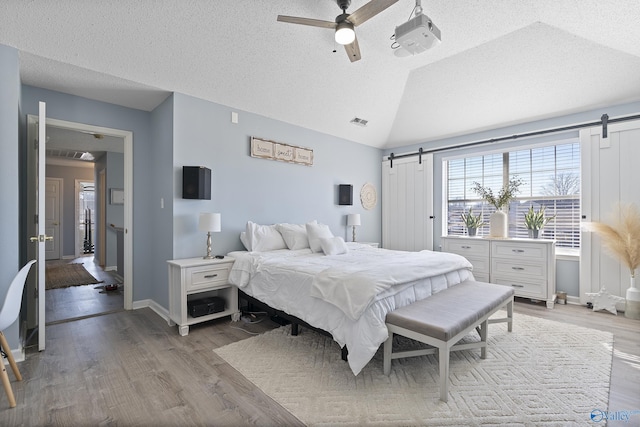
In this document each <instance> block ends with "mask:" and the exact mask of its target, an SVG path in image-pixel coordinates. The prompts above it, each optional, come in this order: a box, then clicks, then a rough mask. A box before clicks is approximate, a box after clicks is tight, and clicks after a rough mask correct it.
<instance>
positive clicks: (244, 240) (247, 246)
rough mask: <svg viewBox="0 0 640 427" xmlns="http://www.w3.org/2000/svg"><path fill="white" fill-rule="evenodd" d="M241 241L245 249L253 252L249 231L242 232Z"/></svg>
mask: <svg viewBox="0 0 640 427" xmlns="http://www.w3.org/2000/svg"><path fill="white" fill-rule="evenodd" d="M240 241H241V242H242V244H243V245H244V247H245V249H246V250H248V251H249V252H251V245H250V244H249V239H248V238H247V232H246V231H243V232H242V233H240Z"/></svg>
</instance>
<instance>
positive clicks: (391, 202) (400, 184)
mask: <svg viewBox="0 0 640 427" xmlns="http://www.w3.org/2000/svg"><path fill="white" fill-rule="evenodd" d="M382 247H383V248H386V249H396V250H405V251H420V250H423V249H430V250H431V249H433V155H432V154H423V155H422V163H420V162H419V158H418V156H412V157H405V158H402V159H394V160H393V167H391V163H390V162H389V161H388V160H386V161H384V162H382Z"/></svg>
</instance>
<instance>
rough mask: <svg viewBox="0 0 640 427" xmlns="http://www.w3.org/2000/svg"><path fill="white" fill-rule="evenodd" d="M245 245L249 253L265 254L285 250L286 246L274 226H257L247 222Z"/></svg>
mask: <svg viewBox="0 0 640 427" xmlns="http://www.w3.org/2000/svg"><path fill="white" fill-rule="evenodd" d="M247 243H249V246H250V247H251V251H255V252H266V251H275V250H276V249H287V244H286V243H285V242H284V240H283V239H282V235H281V234H280V232H279V231H278V230H277V229H276V226H275V225H259V224H256V223H255V222H251V221H249V222H247Z"/></svg>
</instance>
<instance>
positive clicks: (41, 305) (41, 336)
mask: <svg viewBox="0 0 640 427" xmlns="http://www.w3.org/2000/svg"><path fill="white" fill-rule="evenodd" d="M46 120H47V104H45V103H44V102H42V101H41V102H39V103H38V187H37V191H36V192H37V198H38V202H37V205H38V217H37V218H38V220H37V227H38V235H37V241H38V242H37V245H38V255H37V258H36V259H37V260H38V262H37V265H38V275H37V277H38V279H37V280H38V351H43V350H44V349H45V323H46V322H45V297H44V291H45V240H46V234H45V230H46V227H45V221H44V218H45V206H46V204H45V195H46V194H45V193H46V191H45V190H46V188H45V186H46V147H45V144H46V141H47V126H46Z"/></svg>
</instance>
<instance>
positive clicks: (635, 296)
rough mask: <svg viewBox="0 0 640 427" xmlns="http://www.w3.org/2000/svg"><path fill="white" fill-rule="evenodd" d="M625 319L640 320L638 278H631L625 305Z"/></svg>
mask: <svg viewBox="0 0 640 427" xmlns="http://www.w3.org/2000/svg"><path fill="white" fill-rule="evenodd" d="M624 317H627V318H629V319H640V289H638V288H636V278H635V277H633V276H631V280H630V282H629V289H627V295H626V301H625V304H624Z"/></svg>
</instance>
